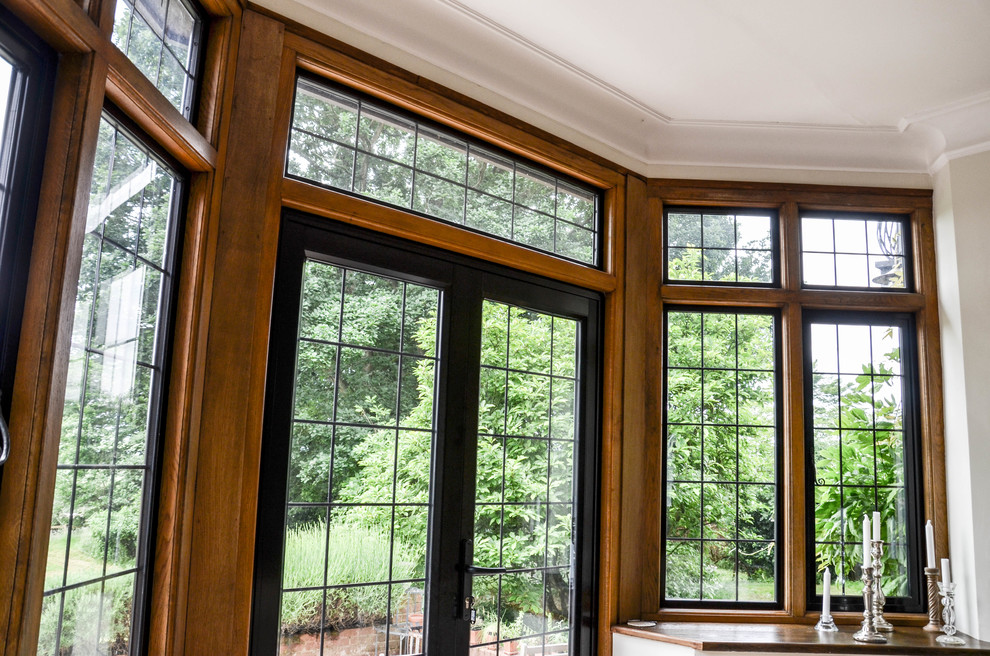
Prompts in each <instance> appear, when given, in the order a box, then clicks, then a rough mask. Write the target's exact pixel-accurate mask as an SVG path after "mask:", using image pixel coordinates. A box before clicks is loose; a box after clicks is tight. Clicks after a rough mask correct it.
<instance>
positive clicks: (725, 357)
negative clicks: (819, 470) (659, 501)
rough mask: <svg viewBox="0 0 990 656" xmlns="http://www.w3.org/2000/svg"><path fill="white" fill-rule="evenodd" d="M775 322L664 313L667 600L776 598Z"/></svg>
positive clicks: (749, 316)
mask: <svg viewBox="0 0 990 656" xmlns="http://www.w3.org/2000/svg"><path fill="white" fill-rule="evenodd" d="M777 332H778V328H777V320H776V318H775V316H774V315H773V314H769V313H759V314H756V313H748V312H732V311H719V310H693V309H692V310H680V309H677V310H675V309H671V310H668V311H667V312H666V340H667V347H666V362H665V372H666V381H667V384H666V390H667V393H666V412H665V419H664V433H665V437H666V449H665V455H666V463H667V466H666V471H665V490H664V508H665V514H664V538H665V539H664V543H663V544H664V564H665V567H664V581H663V596H664V598H665V600H666V601H667V602H674V603H678V602H684V601H694V602H734V603H751V604H753V603H755V604H761V603H762V604H775V603H777V602H779V601H780V597H779V592H778V591H779V589H780V587H779V577H778V561H779V555H778V552H779V548H778V543H779V524H780V522H779V519H778V513H779V509H778V458H777V452H778V448H779V445H780V439H779V437H778V435H779V430H780V419H779V415H780V405H779V402H778V398H779V393H778V365H777V362H778V356H777Z"/></svg>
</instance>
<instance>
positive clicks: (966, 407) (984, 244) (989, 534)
mask: <svg viewBox="0 0 990 656" xmlns="http://www.w3.org/2000/svg"><path fill="white" fill-rule="evenodd" d="M935 241H936V253H937V261H938V282H939V295H940V303H941V323H942V357H943V368H944V383H945V457H946V469H947V474H948V475H947V477H946V478H947V495H948V499H947V501H948V509H949V542H950V549H951V554H950V556H951V558H952V561H953V579H954V580H956V581H957V582H958V584H959V588H958V593H957V608H958V624H959V628H960V630H961V631H963V632H965V633H969V634H970V635H973V636H975V637H978V638H981V639H983V640H990V152H984V153H979V154H976V155H970V156H968V157H960V158H958V159H954V160H951V161H950V162H949V163H948V164H947V165H946V166H945V167H943V168H942V169H941V170H940V171H939V172H938V173H937V174H936V175H935Z"/></svg>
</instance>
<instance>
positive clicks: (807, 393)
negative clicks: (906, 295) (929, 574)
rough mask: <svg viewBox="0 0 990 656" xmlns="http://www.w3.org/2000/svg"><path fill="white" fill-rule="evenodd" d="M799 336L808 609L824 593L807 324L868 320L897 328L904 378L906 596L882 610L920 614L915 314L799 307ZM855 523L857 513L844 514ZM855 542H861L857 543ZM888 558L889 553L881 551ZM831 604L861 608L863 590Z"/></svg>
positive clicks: (919, 445)
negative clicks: (819, 577) (819, 576)
mask: <svg viewBox="0 0 990 656" xmlns="http://www.w3.org/2000/svg"><path fill="white" fill-rule="evenodd" d="M801 321H802V326H801V331H802V336H803V340H804V344H805V346H806V347H805V348H804V352H803V354H802V374H803V376H804V381H803V382H804V409H803V412H804V417H805V422H804V424H805V434H804V449H805V509H804V515H805V518H806V521H805V546H806V555H805V565H806V574H807V575H806V577H805V578H806V588H805V596H806V599H807V600H808V609H809V610H817V611H821V609H822V595H820V594H818V593H817V592H816V586H817V576H816V572H817V565H816V563H817V557H816V556H817V554H816V550H815V486H816V484H817V482H816V479H815V458H814V453H815V451H814V448H815V431H814V428H815V427H814V422H813V421H811V420H808V417H814V393H813V389H814V381H813V377H812V375H811V367H812V354H811V349H810V348H807V344H809V343H810V339H811V324H812V323H813V322H816V321H824V322H827V323H837V324H846V325H870V324H875V323H878V322H882V323H885V324H889V325H896V326H898V327H900V329H901V339H902V347H901V348H902V350H901V375H902V376H903V381H904V396H903V403H904V414H903V430H904V491H905V497H906V514H907V516H908V523H907V526H906V534H907V541H906V542H907V553H908V562H907V564H906V569H907V573H908V589H909V590H910V591H911V594H910V595H908V596H906V597H887V602H886V604H885V606H884V610H885V611H886V612H889V613H924V612H926V609H927V605H926V604H927V594H928V593H927V589H926V588H925V583H924V580H923V577H922V575H921V572H922V569H923V565H924V563H923V560H922V557H923V554H924V552H925V549H924V478H923V472H922V462H921V461H922V439H921V425H920V423H921V422H920V412H921V399H920V384H919V360H918V355H919V353H918V346H917V337H916V336H917V331H916V326H915V318H914V316H913V315H911V314H908V313H904V312H879V311H875V312H864V311H848V310H805V311H803V312H802V318H801ZM847 521H853V522H857V524H856V525H857V526H858V521H859V518H847ZM854 546H857V547H858V546H859V544H858V543H856V545H854ZM885 557H889V553H888V554H887V555H886V556H885ZM830 605H831V609H832V610H834V611H840V612H841V611H850V612H860V613H862V612H863V610H864V607H863V598H862V595H837V594H834V592H833V594H832V595H831V604H830Z"/></svg>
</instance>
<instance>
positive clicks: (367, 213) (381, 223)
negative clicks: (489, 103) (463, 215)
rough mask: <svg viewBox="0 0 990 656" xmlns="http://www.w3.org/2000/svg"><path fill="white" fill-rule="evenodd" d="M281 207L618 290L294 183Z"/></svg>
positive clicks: (607, 282) (564, 267)
mask: <svg viewBox="0 0 990 656" xmlns="http://www.w3.org/2000/svg"><path fill="white" fill-rule="evenodd" d="M282 203H283V205H285V206H286V207H290V208H292V209H297V210H301V211H303V212H308V213H310V214H315V215H317V216H323V217H327V218H332V219H337V220H339V221H345V222H347V223H350V224H353V225H357V226H361V227H364V228H368V229H370V230H376V231H378V232H384V233H386V234H390V235H395V236H397V237H403V238H405V239H410V240H412V241H417V242H420V243H423V244H428V245H430V246H437V247H439V248H444V249H446V250H449V251H453V252H455V253H462V254H464V255H470V256H472V257H477V258H479V259H483V260H488V261H490V262H495V263H498V264H504V265H506V266H509V267H513V268H516V269H520V270H522V271H528V272H530V273H535V274H537V275H541V276H545V277H547V278H552V279H554V280H560V281H562V282H568V283H572V284H575V285H579V286H581V287H584V288H586V289H592V290H595V291H600V292H611V291H612V290H614V289H615V287H616V280H615V276H612V275H610V274H608V273H606V272H604V271H599V270H597V269H592V268H590V267H587V266H583V265H581V264H577V263H574V262H568V261H566V260H562V259H559V258H556V257H554V256H552V255H548V254H545V253H538V252H535V251H531V250H529V249H528V248H525V247H523V246H518V245H516V244H511V243H508V242H504V241H501V240H499V239H496V238H494V237H489V236H487V235H483V234H480V233H476V232H472V231H469V230H464V229H463V228H460V227H458V226H455V225H449V224H446V223H442V222H440V221H435V220H433V219H427V218H424V217H421V216H416V215H415V214H411V213H409V212H404V211H402V210H398V209H394V208H391V207H386V206H385V205H379V204H377V203H375V202H373V201H370V200H364V199H362V198H355V197H354V196H351V195H348V194H344V193H340V192H336V191H331V190H329V189H323V188H322V187H317V186H316V185H312V184H307V183H305V182H300V181H298V180H292V179H288V178H287V179H286V180H285V181H284V182H283V184H282Z"/></svg>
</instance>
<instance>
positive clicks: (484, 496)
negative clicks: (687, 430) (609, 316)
mask: <svg viewBox="0 0 990 656" xmlns="http://www.w3.org/2000/svg"><path fill="white" fill-rule="evenodd" d="M599 306H600V302H599V299H598V297H597V295H595V294H593V293H590V292H586V291H583V290H580V289H576V288H573V287H569V286H567V285H562V284H559V283H555V282H551V281H546V280H543V279H539V278H537V277H534V276H529V275H524V274H520V273H518V272H514V271H510V270H506V269H502V268H500V267H496V266H493V265H489V264H486V263H482V262H478V261H474V260H471V259H469V258H466V257H460V256H456V255H453V254H450V253H446V252H440V251H437V250H433V249H429V248H427V247H423V246H420V245H416V244H411V243H408V242H404V241H402V240H397V239H390V238H386V237H383V236H381V235H373V234H372V233H367V232H363V231H358V230H355V229H351V228H347V227H344V226H335V225H331V224H329V222H327V221H324V220H318V219H314V218H310V217H306V216H303V215H299V214H295V213H288V212H287V213H286V214H285V215H284V217H283V225H282V232H281V237H280V244H279V259H278V266H277V271H276V282H275V296H274V306H273V317H274V318H273V322H272V330H271V342H270V354H269V371H268V387H267V394H266V406H265V425H264V435H263V445H262V470H261V487H260V499H259V512H258V539H257V545H256V559H255V584H254V606H253V619H252V646H251V652H252V654H272V655H273V654H303V653H321V654H339V655H341V656H349V655H351V654H353V655H355V656H356V655H358V654H371V653H374V654H383V655H385V654H387V655H390V656H391V655H396V656H399V655H406V654H409V655H412V654H429V655H432V656H440V655H441V654H443V655H447V654H459V655H460V654H463V655H467V654H470V655H471V656H500V655H505V656H513V655H515V654H526V655H536V654H540V655H543V656H552V655H558V654H559V655H563V654H569V655H582V656H584V655H587V654H592V653H594V640H593V639H594V635H593V631H594V626H595V622H594V621H593V618H594V614H595V608H594V604H595V601H594V600H595V584H596V559H595V551H596V549H595V547H596V543H597V531H596V525H597V516H598V508H597V489H598V461H599V456H598V453H599V438H598V435H599V424H600V421H599V408H600V399H599V392H598V390H599V371H598V367H599V359H600V356H599V353H598V348H599V331H600V324H599V312H600V310H599Z"/></svg>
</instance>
